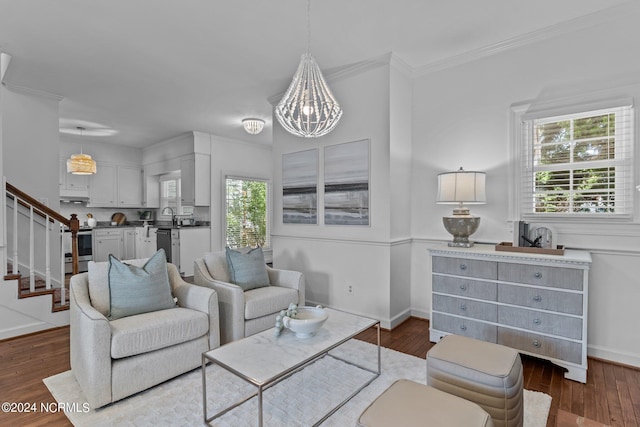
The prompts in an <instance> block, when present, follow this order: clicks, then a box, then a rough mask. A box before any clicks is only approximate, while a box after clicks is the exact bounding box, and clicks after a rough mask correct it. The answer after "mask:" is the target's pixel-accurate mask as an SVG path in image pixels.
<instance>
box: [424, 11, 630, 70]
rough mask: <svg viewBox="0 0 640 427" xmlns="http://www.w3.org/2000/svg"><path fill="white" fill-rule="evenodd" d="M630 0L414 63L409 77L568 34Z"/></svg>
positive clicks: (598, 21) (602, 19) (596, 21)
mask: <svg viewBox="0 0 640 427" xmlns="http://www.w3.org/2000/svg"><path fill="white" fill-rule="evenodd" d="M633 3H634V2H633V1H629V2H627V3H622V4H620V5H617V6H612V7H610V8H607V9H604V10H599V11H597V12H592V13H590V14H587V15H583V16H580V17H577V18H573V19H570V20H568V21H564V22H560V23H558V24H554V25H550V26H548V27H544V28H540V29H538V30H534V31H531V32H529V33H525V34H521V35H518V36H515V37H512V38H510V39H506V40H502V41H500V42H497V43H494V44H491V45H488V46H483V47H481V48H478V49H474V50H470V51H467V52H464V53H461V54H459V55H455V56H452V57H449V58H445V59H442V60H439V61H434V62H431V63H428V64H425V65H422V66H418V67H414V69H413V73H412V77H413V78H416V77H422V76H425V75H427V74H430V73H434V72H436V71H442V70H445V69H448V68H452V67H457V66H459V65H462V64H466V63H468V62H472V61H476V60H478V59H482V58H487V57H489V56H493V55H497V54H499V53H502V52H505V51H508V50H512V49H516V48H519V47H523V46H526V45H529V44H533V43H537V42H541V41H544V40H549V39H553V38H555V37H558V36H561V35H564V34H569V33H572V32H576V31H579V30H583V29H586V28H590V27H593V26H595V25H598V24H602V23H603V22H605V21H607V20H609V19H612V18H613V17H615V16H618V15H620V14H621V13H624V12H625V9H626V8H627V7H628V6H629V5H631V4H633Z"/></svg>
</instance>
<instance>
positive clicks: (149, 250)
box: [135, 227, 158, 258]
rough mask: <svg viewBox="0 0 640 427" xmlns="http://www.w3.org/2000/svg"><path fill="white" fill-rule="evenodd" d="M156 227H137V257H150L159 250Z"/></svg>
mask: <svg viewBox="0 0 640 427" xmlns="http://www.w3.org/2000/svg"><path fill="white" fill-rule="evenodd" d="M157 232H158V229H157V228H156V227H149V228H145V227H136V228H135V235H136V258H149V257H151V256H152V255H153V254H155V253H156V251H157V250H158V243H157Z"/></svg>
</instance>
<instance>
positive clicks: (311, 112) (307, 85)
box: [276, 0, 342, 138]
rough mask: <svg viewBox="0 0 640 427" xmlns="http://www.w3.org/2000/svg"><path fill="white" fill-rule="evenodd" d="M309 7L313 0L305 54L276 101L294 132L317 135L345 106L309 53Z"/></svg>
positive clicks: (282, 118) (326, 130)
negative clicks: (337, 99)
mask: <svg viewBox="0 0 640 427" xmlns="http://www.w3.org/2000/svg"><path fill="white" fill-rule="evenodd" d="M310 9H311V2H310V0H307V52H306V53H305V54H303V55H302V58H301V59H300V65H298V71H296V74H295V75H294V76H293V80H292V81H291V84H290V85H289V88H288V89H287V92H286V93H285V94H284V96H283V97H282V99H281V100H280V102H279V103H278V105H276V118H277V119H278V122H280V124H281V125H282V127H283V128H285V129H286V130H287V131H288V132H290V133H292V134H294V135H297V136H301V137H304V138H317V137H319V136H322V135H326V134H328V133H329V132H331V131H332V130H333V128H335V127H336V125H337V124H338V121H339V120H340V117H342V109H341V108H340V104H338V101H336V99H335V98H334V96H333V94H332V93H331V90H329V87H328V86H327V82H325V80H324V77H323V76H322V72H321V71H320V67H319V66H318V63H317V62H316V60H315V59H314V57H313V56H312V55H311V53H310V44H311V42H310V40H311V25H310V19H309V16H310Z"/></svg>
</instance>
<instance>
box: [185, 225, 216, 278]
mask: <svg viewBox="0 0 640 427" xmlns="http://www.w3.org/2000/svg"><path fill="white" fill-rule="evenodd" d="M210 251H211V228H210V227H183V228H180V258H179V259H180V267H179V268H180V274H182V275H183V276H193V263H194V261H195V260H196V258H202V257H203V256H204V254H205V253H207V252H210Z"/></svg>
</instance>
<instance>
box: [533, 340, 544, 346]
mask: <svg viewBox="0 0 640 427" xmlns="http://www.w3.org/2000/svg"><path fill="white" fill-rule="evenodd" d="M531 345H533V346H534V347H535V348H540V346H542V343H541V342H540V341H538V340H533V342H532V343H531Z"/></svg>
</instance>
